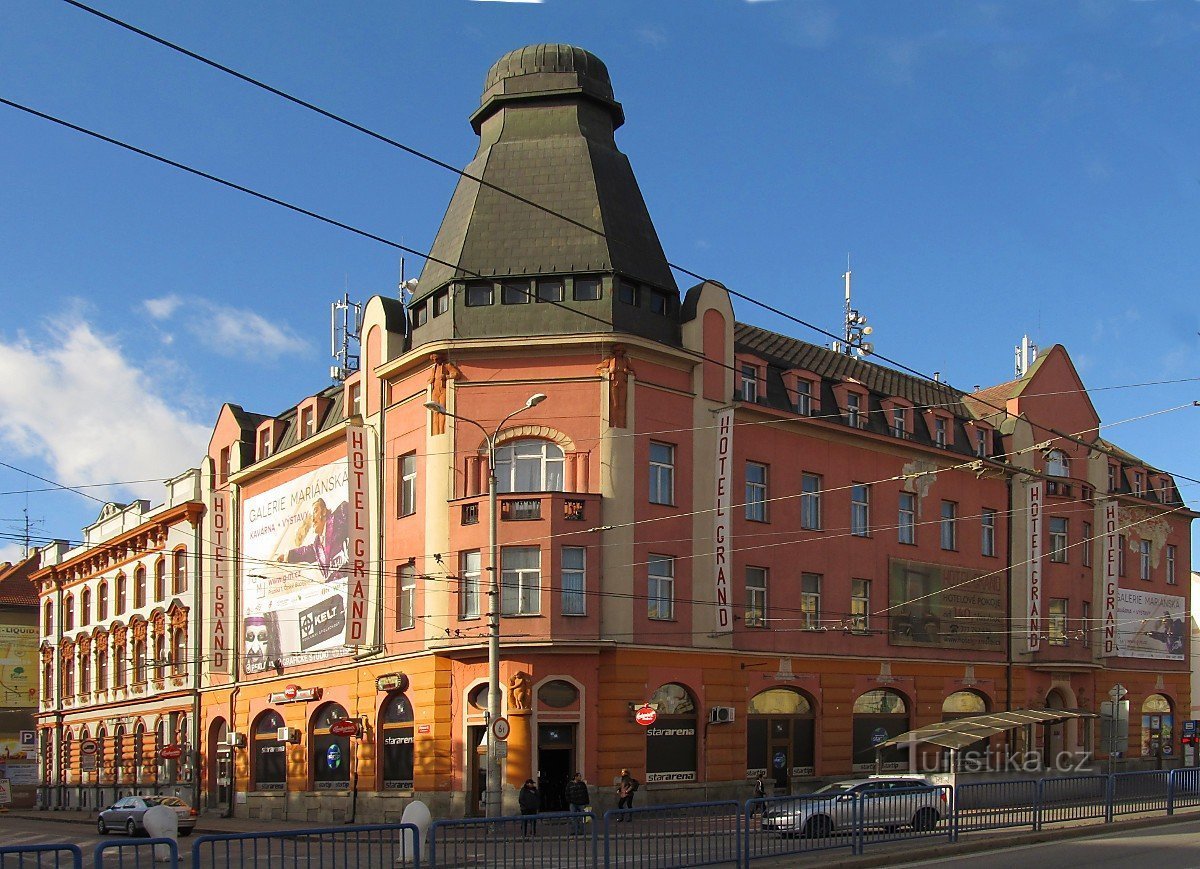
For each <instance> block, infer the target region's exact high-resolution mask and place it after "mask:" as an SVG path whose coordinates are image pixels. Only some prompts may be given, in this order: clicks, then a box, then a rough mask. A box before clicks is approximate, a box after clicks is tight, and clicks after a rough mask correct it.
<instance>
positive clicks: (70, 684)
mask: <svg viewBox="0 0 1200 869" xmlns="http://www.w3.org/2000/svg"><path fill="white" fill-rule="evenodd" d="M63 695H64V696H66V697H74V696H75V656H74V655H72V656H71V657H69V658H67V659H66V660H65V661H63Z"/></svg>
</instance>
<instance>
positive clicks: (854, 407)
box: [846, 392, 863, 428]
mask: <svg viewBox="0 0 1200 869" xmlns="http://www.w3.org/2000/svg"><path fill="white" fill-rule="evenodd" d="M846 422H847V423H849V424H850V425H851V426H852V427H854V428H862V424H863V421H862V396H861V395H859V394H858V393H856V392H851V393H849V394H848V395H847V396H846Z"/></svg>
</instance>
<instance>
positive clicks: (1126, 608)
mask: <svg viewBox="0 0 1200 869" xmlns="http://www.w3.org/2000/svg"><path fill="white" fill-rule="evenodd" d="M1116 628H1117V654H1118V655H1120V656H1121V657H1125V658H1157V659H1158V660H1160V661H1182V660H1183V653H1184V644H1185V643H1186V642H1187V607H1186V606H1185V604H1184V599H1183V598H1182V597H1178V596H1176V595H1173V594H1158V593H1156V592H1150V591H1134V590H1133V589H1129V588H1121V589H1117V625H1116Z"/></svg>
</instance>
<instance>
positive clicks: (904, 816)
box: [761, 776, 949, 837]
mask: <svg viewBox="0 0 1200 869" xmlns="http://www.w3.org/2000/svg"><path fill="white" fill-rule="evenodd" d="M860 806H861V809H860V808H859V807H860ZM856 813H858V814H857V815H856ZM948 813H949V806H948V804H947V796H946V789H945V788H939V787H935V786H934V785H931V784H930V783H929V782H928V780H926V779H924V778H920V777H917V776H908V777H905V776H895V777H887V776H881V777H878V778H864V779H850V780H848V781H840V782H834V783H833V784H829V785H826V786H825V787H823V788H821V789H820V790H818V791H815V792H814V793H812V794H809V795H807V796H803V797H796V798H794V799H788V800H784V801H782V802H774V803H768V804H767V805H766V810H765V811H764V812H763V816H762V822H761V826H762V829H763V830H765V831H772V832H778V833H781V834H783V835H785V836H794V835H797V834H804V835H805V836H811V837H824V836H829V835H832V834H834V833H837V832H848V831H850V830H851V829H853V827H854V824H855V818H856V816H857V817H860V818H861V819H862V824H863V827H864V828H866V829H883V830H894V829H898V828H899V827H908V826H911V827H912V828H913V829H914V830H917V831H921V832H924V831H928V830H932V829H934V828H935V827H936V826H937V825H938V824H939V823H940V822H941V820H942V818H943V817H945V816H946V815H947V814H948Z"/></svg>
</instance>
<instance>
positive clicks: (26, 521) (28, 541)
mask: <svg viewBox="0 0 1200 869" xmlns="http://www.w3.org/2000/svg"><path fill="white" fill-rule="evenodd" d="M9 524H10V525H15V526H16V527H17V533H18V534H19V535H20V536H21V557H22V558H23V559H24V558H28V557H29V553H30V551H31V549H32V548H33V530H34V528H36V527H38V526H41V525H44V524H45V520H42V519H30V518H29V493H28V492H26V493H25V508H24V509H23V510H22V511H21V518H20V519H19V520H16V521H13V522H10V523H9Z"/></svg>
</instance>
